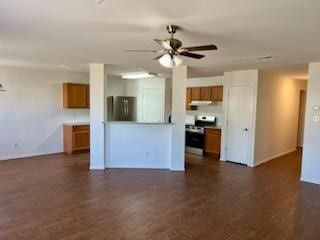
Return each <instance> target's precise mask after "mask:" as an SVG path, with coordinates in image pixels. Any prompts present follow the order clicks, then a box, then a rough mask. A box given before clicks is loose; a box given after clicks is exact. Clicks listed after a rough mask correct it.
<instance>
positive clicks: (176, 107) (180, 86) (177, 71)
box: [170, 66, 188, 171]
mask: <svg viewBox="0 0 320 240" xmlns="http://www.w3.org/2000/svg"><path fill="white" fill-rule="evenodd" d="M187 72H188V68H187V66H180V67H177V68H174V69H173V72H172V122H173V123H174V125H173V126H172V149H171V152H172V157H171V167H170V169H171V170H174V171H184V169H185V116H186V87H187Z"/></svg>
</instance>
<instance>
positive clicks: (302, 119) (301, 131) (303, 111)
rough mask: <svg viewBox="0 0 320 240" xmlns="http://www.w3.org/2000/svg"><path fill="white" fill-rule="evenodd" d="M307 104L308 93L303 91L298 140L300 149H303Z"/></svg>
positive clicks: (301, 93)
mask: <svg viewBox="0 0 320 240" xmlns="http://www.w3.org/2000/svg"><path fill="white" fill-rule="evenodd" d="M306 102H307V91H305V90H302V91H300V106H299V125H298V140H297V147H300V148H302V147H303V137H304V123H305V114H306Z"/></svg>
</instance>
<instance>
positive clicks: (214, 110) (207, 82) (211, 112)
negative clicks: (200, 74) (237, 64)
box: [187, 76, 224, 127]
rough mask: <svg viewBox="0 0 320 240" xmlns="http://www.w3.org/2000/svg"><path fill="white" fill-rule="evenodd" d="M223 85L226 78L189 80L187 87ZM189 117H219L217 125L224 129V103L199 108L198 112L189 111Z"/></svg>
mask: <svg viewBox="0 0 320 240" xmlns="http://www.w3.org/2000/svg"><path fill="white" fill-rule="evenodd" d="M223 85H224V76H214V77H205V78H189V79H188V80H187V87H207V86H223ZM187 115H192V116H197V115H198V116H199V115H206V116H215V117H217V125H218V126H221V127H222V125H223V122H224V105H223V102H218V103H215V104H213V105H210V106H198V107H197V110H188V111H187Z"/></svg>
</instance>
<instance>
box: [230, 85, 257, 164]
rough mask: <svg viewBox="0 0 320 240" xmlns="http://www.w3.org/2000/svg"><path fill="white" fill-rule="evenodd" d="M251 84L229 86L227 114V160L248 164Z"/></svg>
mask: <svg viewBox="0 0 320 240" xmlns="http://www.w3.org/2000/svg"><path fill="white" fill-rule="evenodd" d="M251 89H252V88H251V86H232V87H230V88H229V97H228V114H227V117H228V119H227V122H228V125H227V160H228V161H231V162H236V163H242V164H248V156H249V155H248V154H249V139H250V138H249V134H250V122H251V121H250V120H251V114H252V113H251V112H252V111H251V109H252V107H251V106H252V90H251Z"/></svg>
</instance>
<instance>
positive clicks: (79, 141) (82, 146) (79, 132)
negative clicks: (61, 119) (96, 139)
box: [63, 124, 90, 154]
mask: <svg viewBox="0 0 320 240" xmlns="http://www.w3.org/2000/svg"><path fill="white" fill-rule="evenodd" d="M63 143H64V152H65V153H67V154H73V153H75V152H80V151H81V152H83V151H88V150H89V149H90V125H68V124H65V125H63Z"/></svg>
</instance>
